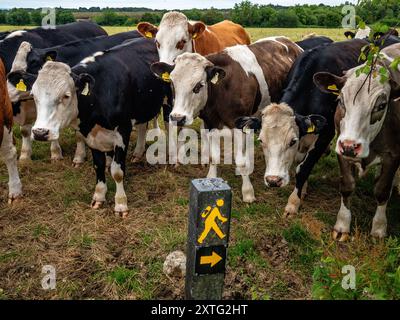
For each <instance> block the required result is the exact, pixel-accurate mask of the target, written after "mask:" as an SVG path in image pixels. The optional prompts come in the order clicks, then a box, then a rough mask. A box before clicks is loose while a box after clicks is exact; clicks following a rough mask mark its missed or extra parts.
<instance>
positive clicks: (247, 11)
mask: <svg viewBox="0 0 400 320" xmlns="http://www.w3.org/2000/svg"><path fill="white" fill-rule="evenodd" d="M321 1H322V0H321ZM345 4H350V3H345ZM356 10H357V11H356V12H357V15H358V18H359V19H360V20H362V21H365V22H367V23H369V24H374V23H383V24H385V25H389V26H392V27H396V26H398V24H399V21H400V1H399V0H359V2H358V5H357V6H356ZM181 11H182V12H183V13H184V14H186V16H187V17H188V18H189V19H190V20H195V21H196V20H201V21H203V22H205V23H206V24H214V23H217V22H220V21H222V20H224V19H229V20H232V21H234V22H236V23H239V24H241V25H243V26H245V27H281V28H282V27H283V28H284V27H290V28H294V27H304V26H305V27H307V26H309V27H328V28H334V27H339V26H340V25H341V21H342V19H343V14H342V6H327V5H324V4H319V5H296V6H291V7H283V6H275V5H258V4H254V3H252V2H251V1H249V0H245V1H242V2H240V3H237V4H236V5H235V6H234V8H233V9H224V10H221V9H215V8H211V9H206V10H200V9H191V10H181ZM165 12H166V11H157V10H151V9H147V8H118V9H116V8H103V9H101V8H100V7H91V8H79V9H61V8H60V9H58V10H57V23H58V24H64V23H68V22H72V21H75V19H76V15H77V14H78V13H92V14H93V15H92V16H90V18H91V19H93V20H94V21H96V22H97V23H99V24H100V25H104V26H123V25H125V26H132V25H135V24H137V23H139V22H141V21H147V22H151V23H154V24H158V23H159V22H160V21H161V18H162V16H163V14H164V13H165ZM41 20H42V14H41V11H40V10H33V9H12V10H9V11H4V10H3V11H0V24H11V25H40V22H41Z"/></svg>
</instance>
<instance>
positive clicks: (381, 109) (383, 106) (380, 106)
mask: <svg viewBox="0 0 400 320" xmlns="http://www.w3.org/2000/svg"><path fill="white" fill-rule="evenodd" d="M385 108H386V103H381V104H379V105H377V106H375V107H374V109H373V110H372V112H381V111H383V110H385Z"/></svg>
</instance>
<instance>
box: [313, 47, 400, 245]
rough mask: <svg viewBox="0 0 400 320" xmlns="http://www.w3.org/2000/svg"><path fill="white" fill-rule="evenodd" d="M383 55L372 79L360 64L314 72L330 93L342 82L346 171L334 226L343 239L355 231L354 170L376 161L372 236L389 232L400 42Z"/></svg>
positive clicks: (397, 146) (340, 121) (398, 135)
mask: <svg viewBox="0 0 400 320" xmlns="http://www.w3.org/2000/svg"><path fill="white" fill-rule="evenodd" d="M381 55H382V58H381V59H380V60H379V62H378V63H377V65H376V66H375V67H374V69H373V70H372V74H371V76H370V77H369V79H367V75H365V74H363V73H361V74H360V75H358V76H357V69H358V68H359V67H356V68H353V69H351V70H349V71H347V73H346V74H345V75H344V76H338V75H335V74H332V73H329V72H321V73H317V74H315V76H314V78H315V83H316V84H317V85H318V87H319V88H320V90H322V91H323V92H329V91H330V90H331V89H330V88H332V87H336V88H337V94H339V96H338V108H337V113H336V117H335V118H336V119H335V123H336V127H337V130H338V139H337V143H336V148H335V149H336V152H337V154H338V158H339V165H340V171H341V180H340V192H341V206H340V209H339V212H338V216H337V221H336V224H335V226H334V231H333V238H334V239H337V240H339V241H345V240H347V239H348V237H349V233H350V224H351V211H350V197H351V194H352V192H353V191H354V189H355V177H354V171H356V170H355V169H356V168H358V169H360V170H361V172H365V171H366V170H367V169H368V168H369V167H370V166H372V165H374V164H380V166H381V169H380V172H379V173H378V175H377V176H376V179H375V188H374V194H375V199H376V202H377V209H376V213H375V216H374V218H373V222H372V229H371V235H372V236H373V237H376V238H384V237H385V236H386V233H387V219H386V208H387V204H388V201H389V199H390V196H391V192H392V186H393V183H394V177H395V174H396V171H397V170H398V168H399V165H400V101H399V97H400V66H398V65H397V66H396V68H397V69H394V68H392V67H390V65H391V63H392V62H393V60H394V59H395V58H398V57H400V44H395V45H392V46H389V47H387V48H385V49H383V50H382V51H381ZM362 67H365V65H363V66H362ZM384 68H385V69H388V70H389V73H390V80H389V81H381V80H382V79H381V76H380V74H381V70H383V69H384ZM383 80H384V79H383Z"/></svg>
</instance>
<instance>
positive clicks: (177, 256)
mask: <svg viewBox="0 0 400 320" xmlns="http://www.w3.org/2000/svg"><path fill="white" fill-rule="evenodd" d="M163 271H164V273H165V274H166V275H167V276H170V277H184V276H185V275H186V256H185V254H184V253H183V252H182V251H174V252H171V253H170V254H169V255H168V256H167V258H166V259H165V262H164V266H163Z"/></svg>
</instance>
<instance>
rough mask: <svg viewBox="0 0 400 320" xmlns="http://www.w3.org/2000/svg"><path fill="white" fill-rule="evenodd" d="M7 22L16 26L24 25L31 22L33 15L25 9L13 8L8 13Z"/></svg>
mask: <svg viewBox="0 0 400 320" xmlns="http://www.w3.org/2000/svg"><path fill="white" fill-rule="evenodd" d="M6 22H7V24H10V25H15V26H24V25H29V24H31V16H30V15H29V12H28V11H26V10H24V9H12V10H11V11H10V12H9V13H8V14H7V20H6Z"/></svg>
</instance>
